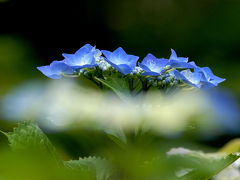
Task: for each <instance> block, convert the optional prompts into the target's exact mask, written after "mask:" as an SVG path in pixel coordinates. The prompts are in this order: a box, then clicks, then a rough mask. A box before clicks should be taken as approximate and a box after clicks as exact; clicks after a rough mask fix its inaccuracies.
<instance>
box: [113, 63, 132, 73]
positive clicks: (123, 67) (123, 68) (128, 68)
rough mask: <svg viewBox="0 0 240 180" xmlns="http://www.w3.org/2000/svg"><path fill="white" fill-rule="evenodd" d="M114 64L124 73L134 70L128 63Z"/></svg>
mask: <svg viewBox="0 0 240 180" xmlns="http://www.w3.org/2000/svg"><path fill="white" fill-rule="evenodd" d="M112 66H113V67H114V68H115V69H117V70H118V71H119V72H121V73H122V74H124V75H127V74H130V73H131V72H132V69H131V68H130V67H129V66H128V65H126V64H120V65H115V64H113V65H112Z"/></svg>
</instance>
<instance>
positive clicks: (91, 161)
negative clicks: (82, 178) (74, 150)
mask: <svg viewBox="0 0 240 180" xmlns="http://www.w3.org/2000/svg"><path fill="white" fill-rule="evenodd" d="M64 164H65V166H66V167H68V168H70V169H75V170H87V171H94V172H96V178H97V180H110V179H111V177H112V174H113V170H112V168H111V166H110V165H109V163H108V161H107V160H105V159H102V158H99V157H85V158H79V159H78V160H70V161H66V162H65V163H64Z"/></svg>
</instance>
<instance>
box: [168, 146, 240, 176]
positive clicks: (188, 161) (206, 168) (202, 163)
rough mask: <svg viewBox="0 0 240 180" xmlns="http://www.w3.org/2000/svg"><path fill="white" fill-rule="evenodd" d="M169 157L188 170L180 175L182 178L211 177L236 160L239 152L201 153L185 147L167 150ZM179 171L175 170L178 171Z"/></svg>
mask: <svg viewBox="0 0 240 180" xmlns="http://www.w3.org/2000/svg"><path fill="white" fill-rule="evenodd" d="M168 155H169V157H170V158H171V159H172V160H174V161H175V163H177V164H178V165H179V167H181V171H182V170H189V169H190V170H189V171H188V172H187V173H184V174H183V175H182V176H181V175H180V177H181V178H182V179H194V180H203V179H211V178H212V177H213V176H215V175H216V174H218V173H219V172H220V171H222V170H223V169H225V168H226V167H227V166H229V165H230V164H232V163H233V162H234V161H236V160H237V159H238V158H239V157H240V155H239V154H237V153H236V154H233V153H232V154H229V155H226V154H222V153H203V152H201V151H192V150H189V149H185V148H174V149H172V150H170V151H169V152H168ZM178 172H179V171H177V173H178Z"/></svg>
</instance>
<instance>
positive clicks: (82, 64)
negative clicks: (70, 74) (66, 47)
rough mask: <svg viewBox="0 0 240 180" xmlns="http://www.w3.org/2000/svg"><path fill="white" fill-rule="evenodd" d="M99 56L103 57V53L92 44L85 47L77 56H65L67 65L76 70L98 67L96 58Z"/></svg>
mask: <svg viewBox="0 0 240 180" xmlns="http://www.w3.org/2000/svg"><path fill="white" fill-rule="evenodd" d="M99 56H101V51H99V50H97V49H96V48H95V47H93V46H91V45H90V44H86V45H84V46H83V47H81V48H80V49H79V50H78V51H77V52H76V53H75V54H66V53H64V54H63V57H64V58H65V59H64V61H65V63H66V64H67V65H69V66H71V67H74V68H75V69H82V68H89V67H93V66H97V64H96V62H95V58H97V57H99Z"/></svg>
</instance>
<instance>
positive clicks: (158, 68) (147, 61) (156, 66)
mask: <svg viewBox="0 0 240 180" xmlns="http://www.w3.org/2000/svg"><path fill="white" fill-rule="evenodd" d="M167 63H168V59H163V58H162V59H157V58H156V57H155V56H154V55H152V54H148V55H147V56H146V57H145V58H144V59H143V61H142V63H139V66H140V67H141V68H142V69H143V70H144V71H145V73H143V75H155V76H156V75H159V74H160V73H161V72H162V71H163V70H164V67H165V66H166V65H167Z"/></svg>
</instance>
